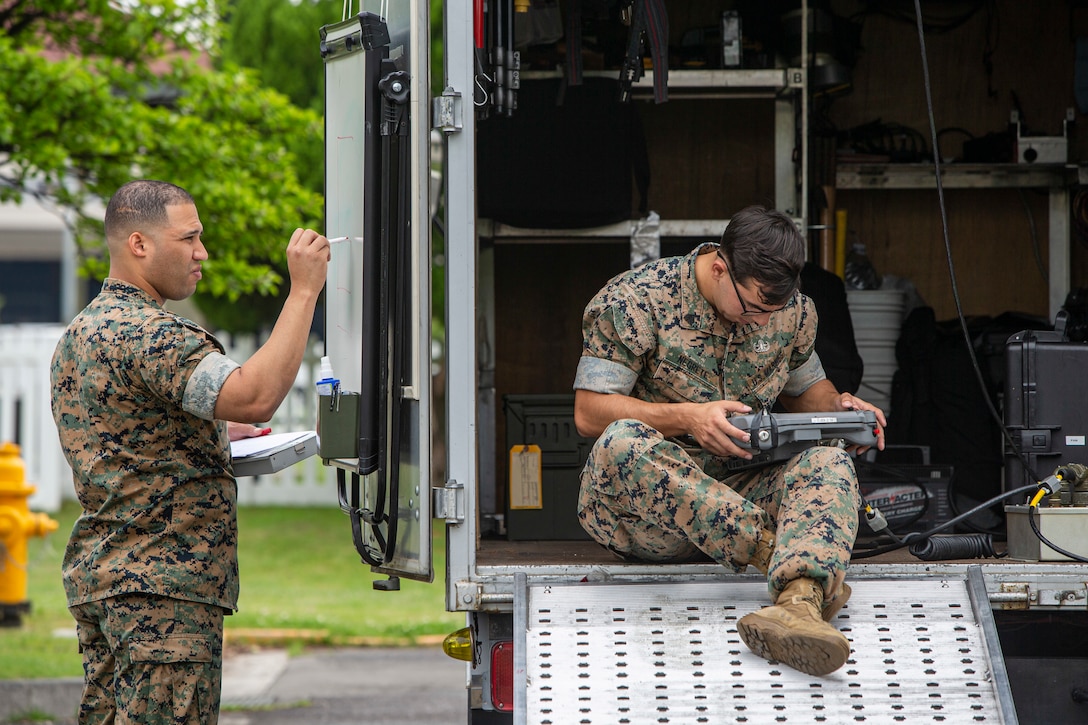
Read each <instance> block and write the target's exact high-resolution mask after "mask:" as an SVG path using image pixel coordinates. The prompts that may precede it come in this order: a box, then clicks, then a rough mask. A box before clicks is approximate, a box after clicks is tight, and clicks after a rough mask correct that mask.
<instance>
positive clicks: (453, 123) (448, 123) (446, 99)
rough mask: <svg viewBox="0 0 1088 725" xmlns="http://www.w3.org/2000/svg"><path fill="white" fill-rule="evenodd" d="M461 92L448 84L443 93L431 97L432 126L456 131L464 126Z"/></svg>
mask: <svg viewBox="0 0 1088 725" xmlns="http://www.w3.org/2000/svg"><path fill="white" fill-rule="evenodd" d="M461 109H462V104H461V94H460V93H458V92H457V91H455V90H453V88H452V87H450V86H446V88H445V90H443V91H442V95H440V96H436V97H434V98H433V99H431V128H436V129H438V130H439V131H442V132H443V133H456V132H457V131H460V130H461V128H462V127H463V118H464V116H463V112H462V110H461Z"/></svg>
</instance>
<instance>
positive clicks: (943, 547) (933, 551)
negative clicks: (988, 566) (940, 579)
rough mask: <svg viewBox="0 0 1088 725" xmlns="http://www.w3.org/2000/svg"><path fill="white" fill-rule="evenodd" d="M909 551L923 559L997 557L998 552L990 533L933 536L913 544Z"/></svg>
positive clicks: (943, 559)
mask: <svg viewBox="0 0 1088 725" xmlns="http://www.w3.org/2000/svg"><path fill="white" fill-rule="evenodd" d="M909 551H910V553H911V554H913V555H914V556H916V557H918V558H919V559H921V560H922V561H945V560H948V559H989V558H996V557H997V552H995V551H994V537H993V536H991V535H990V534H959V535H954V536H931V537H929V538H926V539H923V540H921V541H919V542H917V543H914V544H911V545H910V548H909Z"/></svg>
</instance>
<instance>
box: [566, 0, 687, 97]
mask: <svg viewBox="0 0 1088 725" xmlns="http://www.w3.org/2000/svg"><path fill="white" fill-rule="evenodd" d="M631 13H632V15H631V33H630V35H629V36H628V42H627V56H626V57H625V58H624V60H623V67H622V69H621V70H620V100H621V101H627V100H629V99H630V97H631V84H632V83H634V82H635V81H637V80H638V79H639V78H641V77H642V74H643V69H642V50H643V47H644V45H643V36H645V40H646V41H647V42H648V45H649V47H650V56H651V58H652V59H653V65H654V101H655V102H656V103H664V102H665V101H667V100H669V89H668V83H669V16H668V12H667V11H666V10H665V0H634V1H633V2H632V3H631ZM567 83H568V85H572V86H578V85H581V84H582V0H571V2H570V4H569V6H568V8H567Z"/></svg>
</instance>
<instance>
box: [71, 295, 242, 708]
mask: <svg viewBox="0 0 1088 725" xmlns="http://www.w3.org/2000/svg"><path fill="white" fill-rule="evenodd" d="M237 367H238V364H237V363H235V362H233V361H231V360H230V359H229V358H227V357H226V356H225V355H224V354H223V347H222V345H220V344H219V342H218V341H217V340H215V338H213V337H212V336H211V335H210V334H209V333H207V332H206V331H205V330H203V329H202V328H200V327H199V326H198V325H196V324H195V323H193V322H190V321H188V320H186V319H184V318H182V317H179V316H177V315H175V314H173V313H171V312H168V311H166V310H164V309H163V308H162V307H161V306H160V305H159V304H158V303H157V302H156V301H155V300H154V299H153V298H152V297H150V296H149V295H148V294H146V293H145V292H143V291H142V290H140V289H139V288H137V287H135V286H133V285H130V284H127V283H125V282H121V281H119V280H116V279H107V280H106V281H105V283H104V285H103V287H102V291H101V293H100V294H99V295H98V296H97V297H96V298H95V299H94V300H93V301H92V302H91V303H90V304H89V305H88V306H87V307H86V308H85V309H84V310H83V311H82V312H81V313H80V314H79V315H78V316H77V317H76V318H75V320H73V321H72V323H71V325H69V327H68V329H67V331H66V332H65V333H64V336H63V337H62V338H61V340H60V342H59V344H58V345H57V349H56V352H55V353H54V356H53V362H52V368H51V378H52V384H53V400H52V408H53V418H54V419H55V421H56V424H57V429H58V431H59V434H60V441H61V446H62V448H63V449H64V454H65V457H66V458H67V459H68V463H69V464H70V465H71V467H72V471H73V474H74V479H75V488H76V494H77V496H78V498H79V502H80V504H81V506H82V508H83V513H82V515H81V516H80V518H79V519H78V520H77V521H76V523H75V526H74V527H73V529H72V535H71V538H70V540H69V542H68V547H67V549H66V550H65V553H64V563H63V578H64V588H65V592H66V594H67V597H68V606H69V608H70V609H71V611H72V614H73V616H74V617H75V618H76V623H77V629H78V632H79V642H80V648H81V650H82V651H83V663H84V670H85V675H86V685H85V689H84V697H83V702H82V704H81V710H80V722H81V723H83V722H86V723H96V722H110V721H111V719H110V718H111V717H112V715H113V713H114V712H115V711H116V722H118V723H126V722H141V723H158V722H170V723H190V722H192V723H202V724H206V723H209V722H215V720H216V719H217V717H218V709H219V697H220V683H221V665H222V639H223V615H224V614H225V613H226V612H228V611H230V610H234V609H236V608H237V602H238V556H237V540H238V527H237V518H236V510H235V509H236V502H237V488H236V483H235V480H234V476H233V474H232V472H231V462H230V444H229V441H228V438H227V429H226V423H225V422H222V421H219V422H217V421H215V420H214V419H213V411H214V409H215V401H216V398H217V396H218V394H219V390H220V388H221V387H222V385H223V382H224V381H225V380H226V378H227V376H228V375H229V374H230V373H231V372H232V371H233V370H234V369H235V368H237Z"/></svg>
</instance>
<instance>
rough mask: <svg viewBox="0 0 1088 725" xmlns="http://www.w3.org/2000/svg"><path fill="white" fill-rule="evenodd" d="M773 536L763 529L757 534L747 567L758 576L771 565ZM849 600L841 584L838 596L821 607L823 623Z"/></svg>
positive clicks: (846, 591) (848, 591)
mask: <svg viewBox="0 0 1088 725" xmlns="http://www.w3.org/2000/svg"><path fill="white" fill-rule="evenodd" d="M774 543H775V542H774V534H772V533H771V532H769V531H768V530H767V529H763V530H762V531H761V532H760V533H759V542H758V543H756V551H755V553H754V554H752V558H751V559H749V560H748V565H749V566H751V567H752V568H754V569H755V570H756V571H758V572H759V573H760V574H763V575H766V574H767V570H768V569H769V568H770V565H771V555H772V554H774ZM849 598H850V585H848V584H845V583H844V584H843V585H842V589H841V590H840V591H839V596H837V597H835V600H834V601H832V602H830V603H828V602H825V603H824V604H823V606H822V611H821V616H822V617H823V620H824V621H825V622H830V621H831V620H832V619H834V618H835V615H836V614H838V613H839V610H840V609H842V607H843V605H844V604H846V600H847V599H849Z"/></svg>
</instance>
